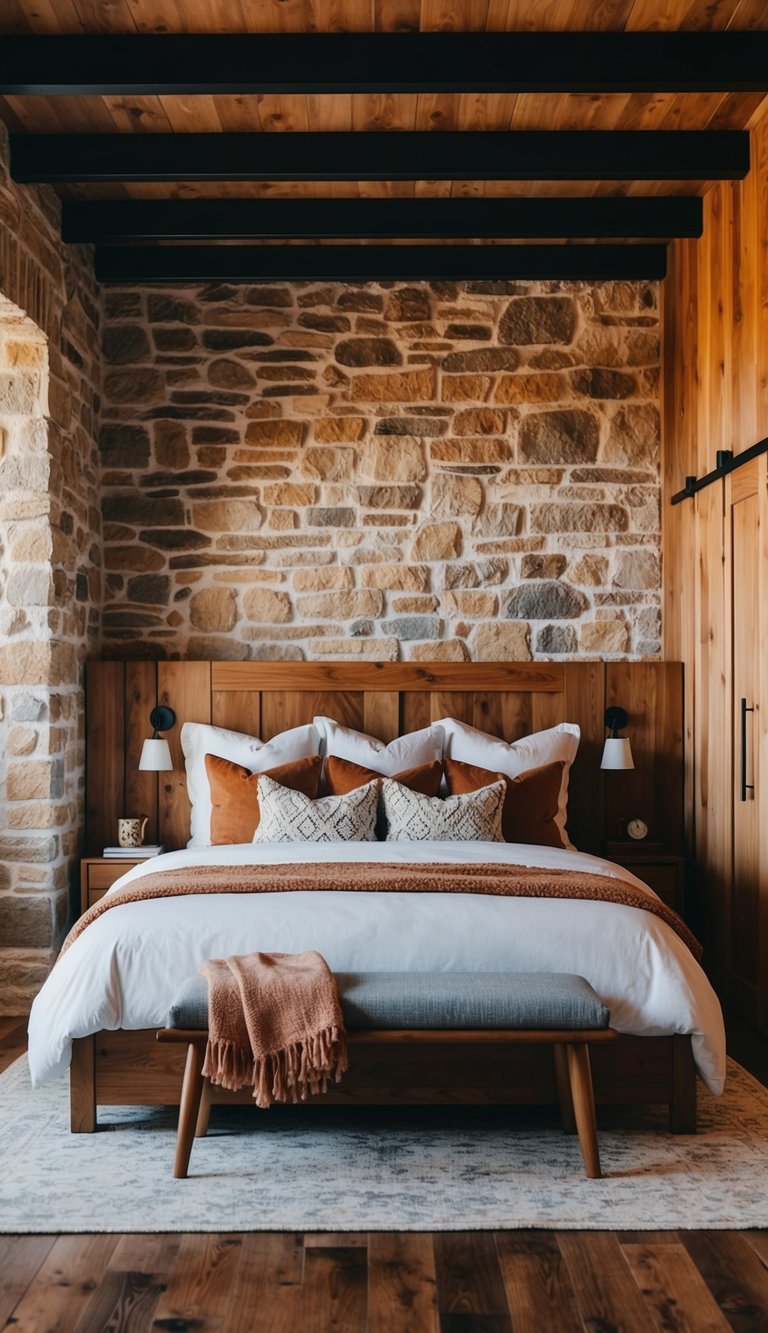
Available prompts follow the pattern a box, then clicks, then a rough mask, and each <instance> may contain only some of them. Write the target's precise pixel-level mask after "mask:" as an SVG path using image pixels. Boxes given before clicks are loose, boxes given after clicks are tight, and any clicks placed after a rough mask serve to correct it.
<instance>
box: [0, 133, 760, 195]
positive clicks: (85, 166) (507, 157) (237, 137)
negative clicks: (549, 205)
mask: <svg viewBox="0 0 768 1333" xmlns="http://www.w3.org/2000/svg"><path fill="white" fill-rule="evenodd" d="M11 171H12V174H13V177H14V180H17V181H23V182H25V183H41V182H46V181H47V182H49V183H56V182H61V181H215V180H221V181H251V180H274V181H285V180H326V181H340V180H355V181H357V180H633V181H635V180H638V181H639V180H739V179H741V178H742V177H743V176H745V175H746V174H747V172H748V171H749V135H748V134H747V133H745V132H742V131H740V130H674V131H673V130H666V131H665V130H635V131H622V130H563V131H560V130H531V131H526V130H519V131H508V130H491V131H487V132H482V133H480V132H478V133H471V132H464V131H453V130H446V131H440V132H430V131H423V130H413V131H410V132H409V131H402V132H401V131H394V132H390V131H381V132H376V133H354V132H345V131H340V132H338V133H335V134H334V133H326V132H324V131H321V132H318V133H304V132H303V131H300V132H297V133H291V134H275V133H267V134H261V133H256V134H14V135H12V137H11Z"/></svg>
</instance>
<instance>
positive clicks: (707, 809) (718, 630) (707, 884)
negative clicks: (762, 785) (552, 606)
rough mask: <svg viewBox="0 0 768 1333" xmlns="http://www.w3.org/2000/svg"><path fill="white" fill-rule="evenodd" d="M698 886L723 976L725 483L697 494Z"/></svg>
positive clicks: (727, 757) (727, 823)
mask: <svg viewBox="0 0 768 1333" xmlns="http://www.w3.org/2000/svg"><path fill="white" fill-rule="evenodd" d="M695 504H696V548H695V551H696V554H697V556H698V570H697V580H696V598H697V615H696V648H695V654H694V662H693V667H694V693H695V698H696V735H695V742H694V743H695V747H696V789H695V796H696V806H695V812H696V813H695V819H696V886H695V894H694V901H697V902H698V904H699V906H700V910H701V913H702V920H703V923H704V933H705V935H706V938H707V940H708V941H709V942H710V943H711V944H712V946H713V948H712V951H711V953H710V955H709V961H710V965H711V966H712V968H713V975H714V976H715V979H716V980H718V982H722V980H723V976H724V971H725V967H726V964H727V952H728V948H729V946H728V940H729V938H730V921H729V910H728V897H729V884H730V878H731V872H732V855H731V784H732V781H733V775H732V739H733V738H732V732H731V725H730V701H729V698H728V685H727V676H728V651H727V650H728V646H729V643H730V624H729V617H728V608H727V601H726V581H725V572H726V570H725V559H724V553H725V548H726V542H725V524H724V512H723V488H722V485H717V484H716V485H714V486H710V487H708V488H707V489H706V490H704V491H700V492H699V494H698V495H697V496H696V501H695Z"/></svg>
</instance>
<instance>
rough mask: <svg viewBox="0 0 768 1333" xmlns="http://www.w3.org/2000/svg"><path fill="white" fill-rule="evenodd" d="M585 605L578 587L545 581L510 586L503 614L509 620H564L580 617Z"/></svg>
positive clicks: (585, 602)
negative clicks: (510, 590) (515, 586)
mask: <svg viewBox="0 0 768 1333" xmlns="http://www.w3.org/2000/svg"><path fill="white" fill-rule="evenodd" d="M586 606H587V601H586V598H585V597H584V595H583V594H582V593H580V592H579V591H578V589H576V588H569V587H568V585H567V584H565V583H559V582H556V581H555V580H549V581H547V582H543V583H523V584H521V585H520V586H519V587H518V588H513V590H512V592H511V593H510V594H509V597H508V598H507V604H506V608H505V613H506V615H507V616H509V617H510V619H513V620H568V619H575V618H576V617H578V616H580V615H581V613H582V611H584V610H585V609H586Z"/></svg>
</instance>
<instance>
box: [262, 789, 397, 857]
mask: <svg viewBox="0 0 768 1333" xmlns="http://www.w3.org/2000/svg"><path fill="white" fill-rule="evenodd" d="M257 782H258V788H259V809H260V810H261V819H260V820H259V827H258V828H257V829H256V832H255V833H254V835H253V841H254V842H373V841H375V838H376V814H377V810H378V800H379V783H378V779H377V780H376V781H374V782H368V783H366V785H365V786H364V787H357V788H356V789H355V790H354V791H351V792H349V793H348V795H346V796H322V797H321V798H320V800H318V801H313V800H310V798H309V797H308V796H305V795H304V794H303V792H300V791H291V790H290V789H289V788H288V787H282V786H281V785H280V783H279V782H273V780H272V779H271V778H268V777H266V775H263V774H260V775H259V777H258V778H257Z"/></svg>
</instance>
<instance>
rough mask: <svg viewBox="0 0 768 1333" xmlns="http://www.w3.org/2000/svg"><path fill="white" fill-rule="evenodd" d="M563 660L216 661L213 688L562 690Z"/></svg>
mask: <svg viewBox="0 0 768 1333" xmlns="http://www.w3.org/2000/svg"><path fill="white" fill-rule="evenodd" d="M564 679H565V667H564V665H563V663H562V662H424V663H420V662H291V663H285V662H213V663H211V688H212V689H214V690H255V689H258V690H265V691H267V690H278V691H281V692H282V691H284V690H285V688H286V686H287V685H289V686H290V688H291V690H294V691H301V690H315V691H317V690H325V691H335V690H344V691H346V692H350V691H355V690H366V691H370V690H409V691H413V690H419V689H422V688H423V689H424V690H425V691H434V690H440V689H445V690H447V691H449V692H450V693H454V692H455V691H456V690H472V691H475V690H534V691H537V692H538V691H543V692H549V691H553V692H554V693H558V692H560V691H562V689H563V681H564Z"/></svg>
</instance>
